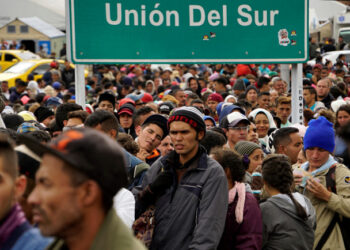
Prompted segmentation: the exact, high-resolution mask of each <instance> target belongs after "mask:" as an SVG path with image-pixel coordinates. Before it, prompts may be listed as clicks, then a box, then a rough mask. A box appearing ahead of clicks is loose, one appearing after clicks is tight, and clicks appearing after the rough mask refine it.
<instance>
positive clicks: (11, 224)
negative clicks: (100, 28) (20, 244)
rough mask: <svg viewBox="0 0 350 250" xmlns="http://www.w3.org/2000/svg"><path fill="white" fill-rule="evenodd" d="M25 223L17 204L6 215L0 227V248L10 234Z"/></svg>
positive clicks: (22, 213)
mask: <svg viewBox="0 0 350 250" xmlns="http://www.w3.org/2000/svg"><path fill="white" fill-rule="evenodd" d="M25 222H26V218H25V215H24V212H23V211H22V209H21V207H20V206H19V204H18V203H16V205H14V206H13V207H12V209H11V211H10V213H9V214H8V215H7V217H6V218H5V219H4V220H3V221H2V224H1V225H0V246H1V245H2V244H3V243H4V242H6V241H7V240H8V239H9V237H10V236H11V233H12V232H13V231H14V230H15V229H16V228H17V227H18V226H20V225H21V224H23V223H25Z"/></svg>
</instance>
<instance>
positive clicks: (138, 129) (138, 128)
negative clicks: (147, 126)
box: [135, 126, 141, 136]
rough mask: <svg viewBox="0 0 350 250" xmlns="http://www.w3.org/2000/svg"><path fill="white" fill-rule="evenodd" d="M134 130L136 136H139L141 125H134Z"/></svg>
mask: <svg viewBox="0 0 350 250" xmlns="http://www.w3.org/2000/svg"><path fill="white" fill-rule="evenodd" d="M135 132H136V135H137V136H140V133H141V126H136V128H135Z"/></svg>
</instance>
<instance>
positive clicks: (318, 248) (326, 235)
mask: <svg viewBox="0 0 350 250" xmlns="http://www.w3.org/2000/svg"><path fill="white" fill-rule="evenodd" d="M338 219H339V215H338V213H335V214H334V217H333V219H332V221H331V223H330V224H329V226H328V227H327V229H326V231H325V232H324V234H323V235H322V237H321V239H320V241H319V242H318V243H317V246H316V248H315V250H321V249H322V247H323V246H324V244H325V243H326V241H327V240H328V238H329V236H330V235H331V233H332V231H333V229H334V227H335V224H336V223H337V221H338Z"/></svg>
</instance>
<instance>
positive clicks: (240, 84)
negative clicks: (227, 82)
mask: <svg viewBox="0 0 350 250" xmlns="http://www.w3.org/2000/svg"><path fill="white" fill-rule="evenodd" d="M245 89H246V85H245V83H244V80H243V79H237V80H236V82H235V84H234V85H233V93H234V96H235V97H237V98H238V97H239V96H240V95H241V94H243V93H244V92H245Z"/></svg>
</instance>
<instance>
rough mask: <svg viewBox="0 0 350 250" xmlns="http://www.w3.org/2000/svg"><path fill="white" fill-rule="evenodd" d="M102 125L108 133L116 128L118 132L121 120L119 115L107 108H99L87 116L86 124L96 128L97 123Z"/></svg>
mask: <svg viewBox="0 0 350 250" xmlns="http://www.w3.org/2000/svg"><path fill="white" fill-rule="evenodd" d="M99 124H100V125H101V128H102V130H103V131H104V132H106V133H108V132H109V131H110V130H112V129H114V130H115V131H116V133H117V134H118V131H119V122H118V119H117V117H116V116H115V115H114V114H112V113H111V112H109V111H107V110H97V111H95V112H94V113H92V114H91V115H89V116H88V118H86V120H85V123H84V126H86V127H90V128H95V127H96V126H97V125H99Z"/></svg>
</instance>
